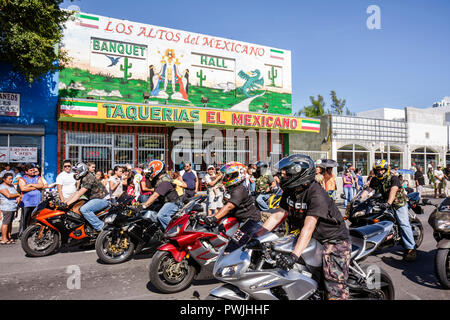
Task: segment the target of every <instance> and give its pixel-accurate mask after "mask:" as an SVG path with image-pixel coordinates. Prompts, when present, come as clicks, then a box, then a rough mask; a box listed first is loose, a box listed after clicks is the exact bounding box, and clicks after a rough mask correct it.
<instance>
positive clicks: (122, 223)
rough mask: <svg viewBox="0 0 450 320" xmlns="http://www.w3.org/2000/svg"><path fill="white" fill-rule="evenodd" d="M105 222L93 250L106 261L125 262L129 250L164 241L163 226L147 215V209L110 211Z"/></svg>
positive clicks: (155, 244)
mask: <svg viewBox="0 0 450 320" xmlns="http://www.w3.org/2000/svg"><path fill="white" fill-rule="evenodd" d="M159 207H161V206H159ZM151 210H156V208H151ZM104 222H105V224H106V226H105V227H104V228H103V230H102V232H100V234H99V235H98V237H97V240H96V241H95V250H96V252H97V256H98V257H99V259H100V260H101V261H103V262H104V263H107V264H117V263H121V262H124V261H126V260H127V259H129V258H130V257H131V256H132V254H139V253H140V252H142V251H143V250H145V249H151V248H156V247H157V246H159V245H161V243H162V242H163V241H164V230H163V228H162V226H161V224H160V223H158V222H153V221H152V220H151V219H150V211H146V213H144V214H142V212H141V210H140V209H138V208H136V207H128V208H127V209H126V210H123V211H120V212H117V213H114V214H110V215H109V216H108V217H106V218H105V220H104Z"/></svg>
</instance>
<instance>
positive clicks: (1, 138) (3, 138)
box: [0, 134, 8, 147]
mask: <svg viewBox="0 0 450 320" xmlns="http://www.w3.org/2000/svg"><path fill="white" fill-rule="evenodd" d="M7 146H8V135H7V134H0V147H7Z"/></svg>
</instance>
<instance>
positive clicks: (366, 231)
mask: <svg viewBox="0 0 450 320" xmlns="http://www.w3.org/2000/svg"><path fill="white" fill-rule="evenodd" d="M382 232H384V228H383V227H382V226H379V225H376V224H371V225H368V226H363V227H359V228H354V229H350V235H351V236H354V237H357V238H361V239H364V240H367V239H369V238H372V237H374V236H376V235H378V234H380V233H382Z"/></svg>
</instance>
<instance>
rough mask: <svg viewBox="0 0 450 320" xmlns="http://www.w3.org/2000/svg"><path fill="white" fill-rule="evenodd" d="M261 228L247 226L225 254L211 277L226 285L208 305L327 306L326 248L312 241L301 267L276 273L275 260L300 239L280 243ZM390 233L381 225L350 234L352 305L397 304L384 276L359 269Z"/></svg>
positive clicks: (375, 270) (367, 268) (389, 226)
mask: <svg viewBox="0 0 450 320" xmlns="http://www.w3.org/2000/svg"><path fill="white" fill-rule="evenodd" d="M260 228H261V227H260V225H259V224H256V223H250V224H248V223H246V224H244V225H243V226H242V227H241V228H240V230H239V231H238V232H237V233H236V235H235V236H233V238H232V240H230V241H229V242H228V245H227V246H226V247H225V248H224V249H222V251H221V252H220V255H219V257H218V258H217V261H216V264H215V265H214V270H213V272H214V276H215V277H216V278H217V279H218V280H220V281H223V282H225V284H224V285H222V286H220V287H218V288H215V289H213V290H212V291H211V292H210V294H209V295H208V296H207V297H206V300H324V299H325V289H324V284H323V275H322V251H323V247H322V245H321V244H320V243H319V242H318V241H316V240H315V239H314V238H312V239H311V241H310V242H309V244H308V246H307V248H306V249H305V250H304V252H303V254H302V256H301V258H300V259H299V262H297V263H296V264H295V265H294V267H293V268H292V269H291V270H289V271H286V270H284V269H281V268H279V267H278V263H277V257H278V255H280V254H283V253H289V252H292V250H293V249H294V247H295V244H296V243H297V239H298V234H290V235H288V236H286V237H283V238H279V237H278V236H276V235H275V234H274V233H271V232H261V231H262V229H260ZM392 228H393V223H392V222H390V221H383V222H379V223H377V224H374V225H370V226H365V227H360V228H357V229H353V230H351V231H350V235H351V238H352V244H353V246H352V253H351V261H350V268H349V278H348V281H347V284H348V287H349V291H350V297H351V299H355V300H356V299H363V300H366V299H370V300H393V299H394V298H395V290H394V285H393V282H392V279H391V278H390V276H389V275H388V274H387V272H386V271H385V270H383V269H381V268H380V267H378V266H376V265H362V264H361V265H360V262H361V261H363V260H364V259H365V258H366V257H368V256H369V255H370V254H371V253H372V252H373V251H374V250H376V249H377V247H378V246H379V245H380V244H381V243H382V242H383V241H384V239H385V238H386V237H387V236H388V235H389V234H390V232H391V231H392ZM252 239H253V240H252Z"/></svg>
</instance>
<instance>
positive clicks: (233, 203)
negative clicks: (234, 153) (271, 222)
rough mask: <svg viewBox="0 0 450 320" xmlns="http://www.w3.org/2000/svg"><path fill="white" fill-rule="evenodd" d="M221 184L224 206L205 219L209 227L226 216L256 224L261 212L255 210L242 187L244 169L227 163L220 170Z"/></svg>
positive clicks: (245, 189) (237, 164)
mask: <svg viewBox="0 0 450 320" xmlns="http://www.w3.org/2000/svg"><path fill="white" fill-rule="evenodd" d="M220 171H221V172H222V176H223V178H222V182H223V184H224V186H225V188H226V190H225V194H224V200H225V205H224V206H223V207H222V208H221V209H219V210H218V212H217V213H215V214H214V215H212V216H208V217H206V218H205V222H206V223H207V224H209V225H210V226H212V227H214V226H217V221H218V220H220V219H222V218H223V217H225V216H226V215H232V216H234V217H236V218H237V219H238V220H239V222H241V221H244V220H246V219H250V220H252V221H255V222H258V221H260V220H261V212H260V211H259V210H258V209H257V208H256V206H255V202H254V201H253V198H252V197H251V196H250V195H249V193H248V191H247V188H246V187H245V186H244V181H245V178H246V174H245V173H246V169H245V166H244V165H243V164H242V163H239V162H234V161H233V162H228V163H227V164H225V165H224V166H223V167H222V168H220Z"/></svg>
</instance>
